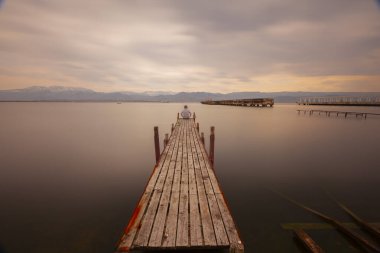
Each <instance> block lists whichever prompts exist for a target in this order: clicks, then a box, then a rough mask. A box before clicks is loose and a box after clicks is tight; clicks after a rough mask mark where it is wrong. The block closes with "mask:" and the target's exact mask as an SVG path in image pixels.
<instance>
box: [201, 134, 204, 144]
mask: <svg viewBox="0 0 380 253" xmlns="http://www.w3.org/2000/svg"><path fill="white" fill-rule="evenodd" d="M201 142H202V144H203V146H204V145H205V135H204V133H203V132H202V133H201Z"/></svg>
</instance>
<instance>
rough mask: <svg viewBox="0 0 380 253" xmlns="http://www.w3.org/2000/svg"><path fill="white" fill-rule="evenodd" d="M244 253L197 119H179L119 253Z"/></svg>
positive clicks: (130, 223) (136, 210)
mask: <svg viewBox="0 0 380 253" xmlns="http://www.w3.org/2000/svg"><path fill="white" fill-rule="evenodd" d="M185 249H191V250H192V251H193V250H197V249H199V250H202V252H204V251H205V250H207V249H229V250H230V252H236V253H237V252H239V253H240V252H244V246H243V244H242V242H241V239H240V237H239V234H238V231H237V229H236V226H235V223H234V221H233V218H232V216H231V213H230V211H229V209H228V206H227V204H226V201H225V199H224V197H223V193H222V191H221V189H220V186H219V184H218V181H217V179H216V176H215V174H214V170H213V167H212V164H211V163H210V160H209V158H208V155H207V153H206V150H205V147H204V145H203V143H202V141H201V138H200V135H199V132H198V130H197V127H196V124H195V121H194V120H193V119H178V120H177V123H176V124H175V127H174V129H173V131H172V135H171V136H170V138H169V140H168V142H167V145H166V146H165V148H164V150H163V152H162V154H161V156H160V159H159V161H158V162H157V165H156V166H155V168H154V170H153V173H152V175H151V177H150V179H149V182H148V184H147V186H146V189H145V191H144V193H143V195H142V197H141V199H140V201H139V203H138V205H137V207H136V209H135V211H134V213H133V215H132V218H131V220H130V222H129V224H128V226H127V227H126V229H125V232H124V234H123V236H122V238H121V241H120V244H119V247H118V249H117V252H130V251H133V250H144V251H145V250H146V251H149V250H185Z"/></svg>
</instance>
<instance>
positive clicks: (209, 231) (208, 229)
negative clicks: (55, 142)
mask: <svg viewBox="0 0 380 253" xmlns="http://www.w3.org/2000/svg"><path fill="white" fill-rule="evenodd" d="M190 139H191V141H190V143H191V150H192V153H193V162H194V171H195V179H196V182H197V189H198V201H199V209H200V214H201V224H202V232H203V240H204V244H205V245H207V246H216V245H217V243H216V238H215V231H214V226H213V223H212V220H211V214H210V209H209V205H208V201H207V196H206V191H205V186H204V183H203V178H202V172H201V168H200V164H199V160H198V156H197V153H196V152H197V149H196V146H195V141H194V138H190Z"/></svg>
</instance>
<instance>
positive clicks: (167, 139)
mask: <svg viewBox="0 0 380 253" xmlns="http://www.w3.org/2000/svg"><path fill="white" fill-rule="evenodd" d="M168 142H169V134H165V139H164V148H165V147H166V145H168Z"/></svg>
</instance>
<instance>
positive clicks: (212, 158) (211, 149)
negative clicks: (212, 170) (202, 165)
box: [209, 126, 215, 167]
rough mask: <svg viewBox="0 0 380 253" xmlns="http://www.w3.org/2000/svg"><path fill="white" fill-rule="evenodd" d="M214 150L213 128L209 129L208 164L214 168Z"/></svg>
mask: <svg viewBox="0 0 380 253" xmlns="http://www.w3.org/2000/svg"><path fill="white" fill-rule="evenodd" d="M214 148H215V127H213V126H212V127H211V134H210V152H209V157H210V162H211V165H212V166H213V167H214Z"/></svg>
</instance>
